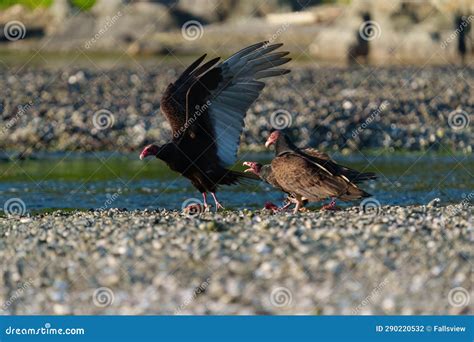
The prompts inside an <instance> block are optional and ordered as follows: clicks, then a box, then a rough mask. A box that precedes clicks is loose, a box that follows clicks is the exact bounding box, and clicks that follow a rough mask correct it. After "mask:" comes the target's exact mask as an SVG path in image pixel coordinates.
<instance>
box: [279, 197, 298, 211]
mask: <svg viewBox="0 0 474 342" xmlns="http://www.w3.org/2000/svg"><path fill="white" fill-rule="evenodd" d="M293 203H297V202H295V201H294V199H288V202H286V203H285V205H284V206H283V207H281V208H279V209H278V210H279V211H283V210H286V209H287V208H288V207H289V206H290V205H292V204H293Z"/></svg>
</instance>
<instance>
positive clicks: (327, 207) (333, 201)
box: [323, 198, 339, 210]
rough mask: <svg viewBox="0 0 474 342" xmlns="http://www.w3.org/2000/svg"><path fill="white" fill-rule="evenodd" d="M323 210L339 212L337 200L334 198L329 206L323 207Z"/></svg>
mask: <svg viewBox="0 0 474 342" xmlns="http://www.w3.org/2000/svg"><path fill="white" fill-rule="evenodd" d="M323 210H339V208H338V207H337V205H336V199H335V198H333V199H331V202H330V203H329V204H326V205H323Z"/></svg>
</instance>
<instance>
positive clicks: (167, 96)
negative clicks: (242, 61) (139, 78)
mask: <svg viewBox="0 0 474 342" xmlns="http://www.w3.org/2000/svg"><path fill="white" fill-rule="evenodd" d="M205 57H206V55H205V54H204V55H202V56H201V57H199V58H198V59H196V60H195V61H194V62H193V63H191V65H190V66H188V67H187V68H186V70H184V71H183V73H182V74H181V75H180V76H179V77H178V79H177V80H176V81H175V82H174V83H170V84H169V85H168V87H167V88H166V90H165V92H164V93H163V96H162V98H161V103H160V108H161V111H162V113H163V114H164V115H165V117H166V119H167V120H168V122H169V124H170V126H171V129H172V131H173V136H174V137H179V136H180V135H181V134H182V133H183V131H184V129H185V128H186V123H187V122H188V121H187V118H186V97H187V94H188V91H189V89H190V88H191V87H192V85H193V84H194V83H195V82H196V80H197V79H198V77H199V76H201V75H202V74H203V73H205V72H206V71H208V70H209V69H210V68H212V66H214V65H215V64H216V63H217V62H218V61H219V59H220V58H219V57H217V58H214V59H212V60H210V61H209V62H206V63H204V64H203V65H200V64H201V63H202V61H203V60H204V58H205Z"/></svg>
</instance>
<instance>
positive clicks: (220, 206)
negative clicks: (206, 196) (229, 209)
mask: <svg viewBox="0 0 474 342" xmlns="http://www.w3.org/2000/svg"><path fill="white" fill-rule="evenodd" d="M211 195H212V198H214V202H215V203H216V211H218V210H219V209H224V207H223V206H222V204H220V203H219V201H218V200H217V197H216V194H215V193H213V192H211Z"/></svg>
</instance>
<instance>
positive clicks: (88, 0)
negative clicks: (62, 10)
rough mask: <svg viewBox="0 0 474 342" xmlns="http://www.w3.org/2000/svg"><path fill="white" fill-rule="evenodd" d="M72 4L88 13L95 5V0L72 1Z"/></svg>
mask: <svg viewBox="0 0 474 342" xmlns="http://www.w3.org/2000/svg"><path fill="white" fill-rule="evenodd" d="M71 3H72V5H73V6H74V7H77V8H80V9H81V10H82V11H87V10H89V9H91V8H92V6H94V5H95V0H71Z"/></svg>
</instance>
